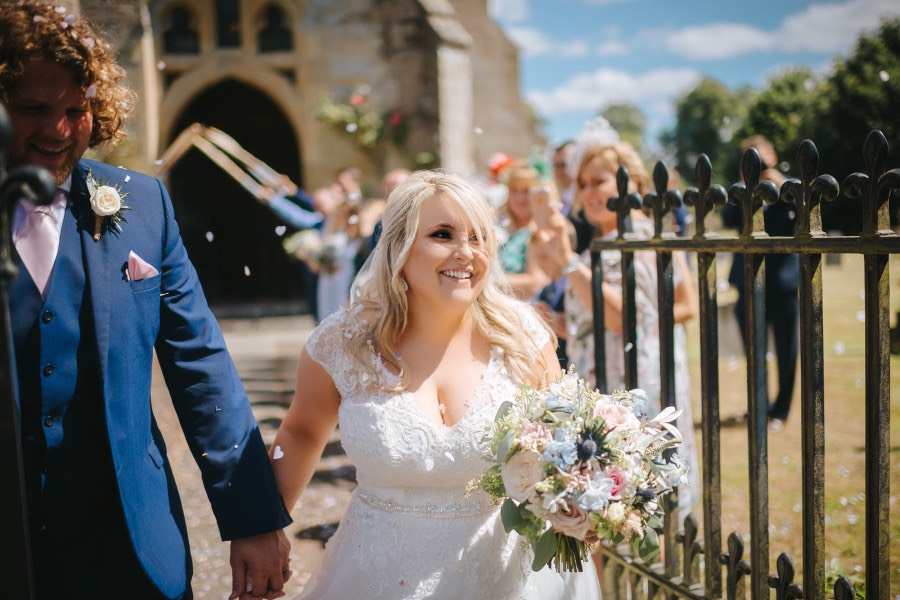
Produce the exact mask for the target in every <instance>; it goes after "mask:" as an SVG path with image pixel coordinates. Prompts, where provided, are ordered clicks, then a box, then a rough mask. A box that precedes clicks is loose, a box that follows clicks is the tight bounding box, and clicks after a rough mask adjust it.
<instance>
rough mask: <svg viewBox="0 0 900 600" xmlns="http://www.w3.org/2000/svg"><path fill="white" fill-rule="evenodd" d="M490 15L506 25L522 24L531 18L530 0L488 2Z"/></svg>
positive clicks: (496, 0)
mask: <svg viewBox="0 0 900 600" xmlns="http://www.w3.org/2000/svg"><path fill="white" fill-rule="evenodd" d="M488 14H490V15H491V17H493V18H494V19H497V20H499V21H502V22H505V23H521V22H522V21H525V20H527V19H528V17H529V16H531V9H530V7H529V5H528V0H488Z"/></svg>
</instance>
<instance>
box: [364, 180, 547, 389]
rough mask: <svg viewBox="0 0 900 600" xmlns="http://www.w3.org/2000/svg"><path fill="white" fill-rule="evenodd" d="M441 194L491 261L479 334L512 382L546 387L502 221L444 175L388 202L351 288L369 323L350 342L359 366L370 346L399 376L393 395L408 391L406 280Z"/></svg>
mask: <svg viewBox="0 0 900 600" xmlns="http://www.w3.org/2000/svg"><path fill="white" fill-rule="evenodd" d="M438 194H442V195H444V196H445V197H447V198H450V199H452V200H453V201H454V202H455V203H456V204H457V205H458V206H459V207H460V208H461V209H462V211H463V213H464V214H465V215H466V218H468V220H469V222H470V223H471V224H472V228H473V230H474V233H475V235H476V236H477V237H478V239H479V240H480V241H481V244H482V248H483V249H484V252H485V253H486V254H487V256H488V259H489V267H488V273H487V281H486V283H485V286H484V289H483V290H482V291H481V294H479V296H478V298H477V299H476V300H475V302H474V303H472V305H471V306H470V307H469V309H468V310H469V315H470V317H471V319H472V324H473V326H474V328H475V330H476V331H477V332H478V333H479V334H480V335H481V336H482V337H484V338H485V339H486V340H487V341H488V342H489V343H490V344H491V346H496V347H499V348H501V349H502V350H503V352H504V356H505V360H506V366H507V368H508V369H509V372H510V375H511V376H512V378H513V380H514V381H518V382H521V383H527V384H529V385H533V386H538V385H541V383H542V382H543V378H544V375H545V373H546V370H547V365H546V364H544V360H543V357H542V354H541V347H539V346H538V345H537V344H536V343H535V341H534V340H532V339H530V338H529V336H528V334H527V330H526V327H525V326H524V323H522V319H521V317H520V315H521V314H522V311H521V306H520V305H521V304H522V302H521V301H520V300H517V299H516V298H515V297H514V296H513V294H512V290H511V289H510V287H509V285H508V284H507V283H506V279H505V277H504V274H503V270H502V268H501V267H500V263H499V259H498V254H497V248H498V241H497V233H496V222H497V215H496V213H495V212H494V210H493V209H492V208H491V207H490V205H489V204H488V202H487V200H486V199H485V198H484V197H483V196H482V195H481V194H480V193H479V192H478V190H476V189H475V188H474V187H472V186H471V185H470V184H468V183H467V182H466V181H465V180H463V179H462V178H461V177H458V176H456V175H449V174H446V173H442V172H439V171H419V172H417V173H414V174H413V175H411V176H410V177H409V178H407V179H406V181H404V182H403V183H401V184H400V185H399V186H397V188H396V189H394V191H393V192H391V195H390V196H389V197H388V199H387V203H386V204H385V209H384V214H383V215H382V228H383V230H382V234H381V238H380V239H379V241H378V245H377V246H376V247H375V251H374V252H373V253H372V256H371V257H370V260H369V263H368V264H367V266H366V269H367V272H365V273H361V278H362V280H361V281H358V282H357V284H355V286H354V287H355V288H356V289H355V290H354V298H353V300H355V301H357V302H358V303H359V304H360V305H362V310H361V313H362V314H363V315H365V319H366V323H365V325H364V327H363V331H362V332H361V333H362V335H355V336H353V337H352V338H351V339H350V340H349V345H350V352H351V353H352V354H353V355H354V356H355V357H356V358H357V360H359V361H360V363H361V364H366V365H367V364H371V352H372V350H373V348H372V347H371V346H370V344H371V345H372V346H374V350H375V351H376V352H378V353H379V354H380V355H381V360H382V361H383V362H384V363H386V364H387V365H389V366H390V368H391V370H392V371H394V372H395V373H399V374H400V381H399V383H398V384H397V385H396V386H395V389H405V388H406V387H407V386H408V385H409V380H410V375H409V373H408V372H407V370H406V369H404V368H403V360H402V359H401V358H400V356H399V354H398V352H397V348H398V343H399V341H400V338H401V336H402V335H403V332H404V331H405V330H406V325H407V318H408V314H407V312H408V310H409V303H408V301H407V297H406V290H405V289H404V286H403V283H404V282H403V280H402V277H401V273H402V270H403V267H404V265H405V264H406V260H407V257H408V256H409V252H410V249H411V248H412V246H413V244H414V243H415V241H416V234H417V232H418V226H419V215H420V214H421V210H422V204H423V203H424V202H425V201H426V200H428V199H429V198H433V197H434V196H437V195H438ZM529 310H530V308H529ZM540 322H541V324H542V325H543V327H544V328H545V329H546V330H547V332H548V334H549V336H550V339H551V340H552V341H553V343H554V345H555V344H556V336H555V335H554V333H553V332H552V331H551V330H550V328H549V327H548V326H547V324H546V323H544V321H543V319H540Z"/></svg>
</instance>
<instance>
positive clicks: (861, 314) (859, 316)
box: [856, 310, 866, 323]
mask: <svg viewBox="0 0 900 600" xmlns="http://www.w3.org/2000/svg"><path fill="white" fill-rule="evenodd" d="M856 320H857V321H859V322H860V323H865V322H866V311H864V310H858V311H856Z"/></svg>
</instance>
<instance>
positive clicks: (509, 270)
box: [500, 163, 551, 300]
mask: <svg viewBox="0 0 900 600" xmlns="http://www.w3.org/2000/svg"><path fill="white" fill-rule="evenodd" d="M500 178H501V181H503V182H504V183H506V187H507V189H508V190H509V193H508V196H507V200H506V203H505V204H504V205H503V209H502V215H501V229H502V231H501V237H502V238H505V241H504V242H503V244H502V245H501V247H500V264H501V265H502V266H503V271H504V272H505V273H506V277H507V281H508V282H509V284H510V286H512V288H513V291H514V292H515V294H516V296H517V297H519V298H520V299H523V300H530V299H533V298H535V297H536V296H537V294H538V292H540V291H541V289H542V288H543V287H544V286H546V285H547V284H548V283H550V281H551V279H550V277H548V276H547V274H546V273H544V271H543V270H542V269H541V268H540V266H538V260H537V256H536V254H535V251H534V249H533V248H532V244H531V238H532V235H533V234H534V232H535V231H536V230H537V224H536V222H535V214H534V210H533V202H534V198H533V195H532V190H533V189H535V188H537V187H539V183H538V177H537V172H536V171H535V170H534V169H532V168H531V167H529V166H528V165H526V164H524V163H521V164H519V163H517V164H514V165H512V166H510V167H508V168H507V169H505V170H504V171H502V172H501V174H500ZM547 189H549V188H547ZM548 203H549V200H548V201H547V202H546V203H545V204H548ZM547 216H548V213H547V212H546V211H542V213H541V217H542V218H544V219H546V218H547Z"/></svg>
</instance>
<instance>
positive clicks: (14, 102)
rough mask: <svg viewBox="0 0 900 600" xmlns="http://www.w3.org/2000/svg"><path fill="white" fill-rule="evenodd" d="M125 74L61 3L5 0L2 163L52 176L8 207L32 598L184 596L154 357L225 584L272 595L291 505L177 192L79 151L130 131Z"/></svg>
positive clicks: (184, 572) (181, 525) (278, 586)
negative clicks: (190, 244) (43, 188)
mask: <svg viewBox="0 0 900 600" xmlns="http://www.w3.org/2000/svg"><path fill="white" fill-rule="evenodd" d="M124 76H125V73H124V71H123V70H122V69H121V68H120V67H119V66H118V65H116V63H115V62H114V58H113V54H112V51H111V48H110V46H109V44H108V43H107V42H106V41H105V40H103V39H102V38H100V37H99V36H98V35H97V34H96V32H95V31H94V30H93V29H91V28H90V27H89V26H88V25H87V24H86V23H85V22H84V21H82V20H81V19H79V18H77V17H76V16H75V15H71V14H68V13H67V12H66V11H65V9H64V8H61V7H54V6H53V5H48V4H42V3H31V2H16V3H12V2H4V3H2V4H0V101H2V103H3V105H4V106H5V108H6V109H7V111H8V112H9V116H10V119H11V123H12V130H13V134H12V143H11V146H10V150H9V166H10V168H13V167H18V166H21V165H36V166H39V167H43V168H45V169H47V170H48V171H49V172H50V173H51V174H52V176H53V177H54V179H55V180H56V184H57V186H58V189H57V192H56V195H55V197H54V199H53V201H52V203H51V204H50V205H49V206H46V207H44V206H35V205H34V204H33V203H31V202H30V201H28V200H27V199H24V198H23V199H21V200H20V201H19V204H18V206H17V207H16V210H15V215H14V219H13V227H14V235H13V240H14V243H15V251H14V257H13V258H14V261H15V263H16V265H17V266H18V275H17V277H16V278H15V279H14V280H13V281H12V283H11V286H10V289H9V298H10V316H11V322H12V323H13V346H14V352H15V363H16V373H15V377H16V380H17V383H18V397H19V403H20V407H21V431H22V451H23V455H24V465H25V479H26V490H25V491H26V496H27V507H28V524H29V527H30V544H31V550H32V559H33V567H34V574H35V583H36V586H37V597H38V598H41V599H60V598H65V599H66V600H77V599H81V598H85V599H87V598H90V599H95V598H101V597H110V596H113V595H115V596H120V597H127V598H134V599H138V600H144V599H147V600H149V599H161V598H190V597H191V570H192V567H191V557H190V547H189V545H188V539H187V528H186V527H185V518H184V514H183V512H182V507H181V503H180V501H179V498H178V492H177V490H176V489H175V484H174V479H173V476H172V469H171V466H170V464H169V461H168V459H167V458H166V452H165V443H164V440H163V438H162V436H161V434H160V431H159V428H158V427H157V425H156V421H155V420H154V417H153V413H152V410H151V403H150V387H151V371H152V370H153V362H154V353H155V355H156V357H157V359H158V363H159V367H160V369H161V370H162V373H163V375H164V376H165V380H166V382H167V385H168V388H169V392H170V394H171V397H172V402H173V404H174V407H175V411H176V412H177V413H178V416H179V419H180V422H181V426H182V430H183V432H184V435H185V437H186V438H187V442H188V446H189V447H190V448H191V451H192V452H193V455H194V457H195V458H196V460H197V463H198V466H199V467H200V471H201V473H202V475H203V483H204V486H205V487H206V493H207V495H208V496H209V499H210V502H211V504H212V508H213V511H214V512H215V514H216V519H217V522H218V525H219V531H220V533H221V535H222V538H223V539H225V540H231V561H230V562H231V567H232V584H233V585H232V592H231V596H230V597H231V598H238V597H240V598H243V599H247V598H277V597H280V596H281V595H283V592H282V591H281V590H282V587H283V585H284V581H285V580H286V579H287V578H288V577H289V576H290V572H289V570H288V568H287V564H288V551H289V544H288V541H287V538H286V537H285V535H284V533H283V532H282V528H283V527H284V526H285V525H287V524H288V523H290V517H289V516H288V513H287V511H286V510H285V508H284V504H283V502H282V500H281V496H280V495H279V493H278V489H277V487H276V486H275V481H274V478H273V476H272V471H271V468H270V466H269V464H268V461H267V460H266V449H265V446H264V444H263V441H262V438H261V436H260V434H259V430H258V428H257V426H256V422H255V421H254V418H253V414H252V412H251V410H250V404H249V402H248V400H247V396H246V395H245V393H244V390H243V387H242V385H241V381H240V379H239V378H238V374H237V371H236V370H235V368H234V365H233V364H232V361H231V359H230V357H229V355H228V351H227V349H226V348H225V343H224V340H223V337H222V333H221V331H220V329H219V326H218V325H217V324H216V321H215V319H214V318H213V316H212V314H211V313H210V311H209V308H208V307H207V304H206V300H205V299H204V296H203V291H202V290H201V288H200V283H199V281H198V279H197V274H196V272H195V271H194V268H193V266H192V265H191V263H190V261H189V260H188V257H187V254H186V252H185V248H184V245H183V244H182V241H181V237H180V235H179V231H178V225H177V224H176V223H175V220H174V218H173V210H172V203H171V201H170V200H169V197H168V194H167V193H166V190H165V188H164V187H163V186H162V184H161V183H160V182H159V181H157V180H155V179H151V178H149V177H146V176H144V175H140V174H138V173H135V172H133V171H129V170H126V169H121V168H114V167H112V166H110V165H106V164H103V163H100V162H95V161H90V160H84V159H83V158H82V155H83V154H84V152H85V151H86V150H87V149H88V148H89V147H91V148H93V147H96V146H98V145H100V144H102V143H104V142H109V141H114V140H117V139H120V138H122V137H124V135H125V129H124V123H125V118H126V115H127V112H128V110H129V109H130V108H131V107H132V106H133V104H134V101H135V97H134V95H133V93H132V92H131V91H130V90H128V89H127V88H126V87H125V86H124V85H123V78H124ZM100 185H105V186H108V187H100V188H99V189H98V190H96V191H93V190H94V188H95V186H100ZM122 201H124V202H125V203H127V210H128V212H127V221H126V220H125V219H120V217H121V216H122V215H121V211H122V210H125V209H126V206H125V204H122ZM117 208H118V210H116V209H117Z"/></svg>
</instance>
